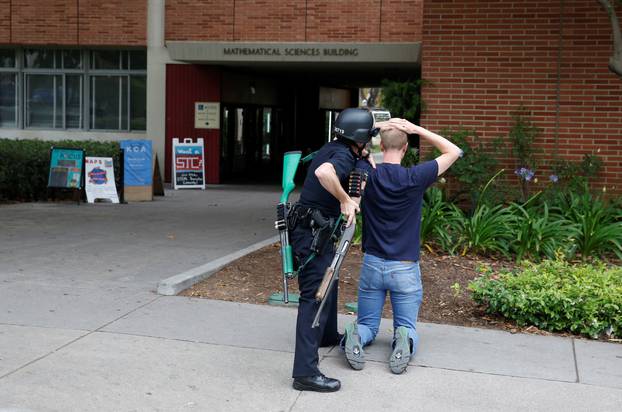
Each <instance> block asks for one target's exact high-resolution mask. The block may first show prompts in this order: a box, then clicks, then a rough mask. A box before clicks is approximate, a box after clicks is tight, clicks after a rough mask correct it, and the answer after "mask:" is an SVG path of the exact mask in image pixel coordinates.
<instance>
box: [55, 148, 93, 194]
mask: <svg viewBox="0 0 622 412" xmlns="http://www.w3.org/2000/svg"><path fill="white" fill-rule="evenodd" d="M83 162H84V150H82V149H67V148H61V147H53V148H52V151H51V154H50V175H49V178H48V187H59V188H66V189H81V188H82V165H83Z"/></svg>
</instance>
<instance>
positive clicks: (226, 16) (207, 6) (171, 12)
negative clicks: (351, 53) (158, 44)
mask: <svg viewBox="0 0 622 412" xmlns="http://www.w3.org/2000/svg"><path fill="white" fill-rule="evenodd" d="M422 4H423V1H422V0H382V1H381V0H340V1H329V0H263V1H260V0H236V1H235V2H234V1H233V0H228V1H216V0H197V1H190V0H170V1H167V2H166V39H167V40H204V41H210V40H211V41H219V40H220V41H313V42H378V41H384V42H415V41H420V40H421V21H422V19H421V17H422V14H421V8H422Z"/></svg>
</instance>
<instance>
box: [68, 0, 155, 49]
mask: <svg viewBox="0 0 622 412" xmlns="http://www.w3.org/2000/svg"><path fill="white" fill-rule="evenodd" d="M79 17H80V20H79V31H78V39H79V41H80V44H81V45H92V46H113V45H124V46H145V45H146V44H147V1H146V0H105V1H102V0H80V10H79Z"/></svg>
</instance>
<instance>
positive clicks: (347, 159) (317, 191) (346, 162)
mask: <svg viewBox="0 0 622 412" xmlns="http://www.w3.org/2000/svg"><path fill="white" fill-rule="evenodd" d="M326 162H328V163H330V164H332V165H333V167H334V168H335V171H336V172H337V177H338V178H339V181H340V182H341V186H342V187H344V188H347V187H348V178H349V176H350V172H351V171H352V169H353V168H354V164H355V163H356V158H355V157H354V154H353V153H352V151H351V150H350V147H349V146H348V145H347V144H346V143H345V142H342V141H339V140H333V141H332V142H329V143H326V144H325V145H324V146H322V148H321V149H320V150H319V151H318V153H317V154H316V155H315V157H314V158H313V160H312V161H311V165H310V166H309V170H308V171H307V177H306V178H305V182H304V186H303V188H302V193H301V194H300V200H299V203H300V204H301V205H302V206H305V207H312V208H316V209H319V210H321V211H322V213H324V214H325V215H326V216H328V217H337V216H339V213H340V212H341V209H340V206H339V201H338V200H337V199H336V198H335V197H334V196H333V195H331V194H330V193H329V192H328V191H327V190H326V189H324V187H322V185H321V184H320V181H319V180H318V178H317V176H315V169H317V168H318V167H319V166H320V165H321V164H323V163H326Z"/></svg>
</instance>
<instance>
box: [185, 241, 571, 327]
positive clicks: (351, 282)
mask: <svg viewBox="0 0 622 412" xmlns="http://www.w3.org/2000/svg"><path fill="white" fill-rule="evenodd" d="M362 260H363V253H362V251H361V248H360V246H358V245H354V246H352V247H351V248H350V251H349V252H348V255H347V256H346V259H345V260H344V263H343V265H342V267H341V272H340V280H339V306H338V307H339V312H340V313H345V314H352V312H350V311H348V309H346V307H345V304H346V303H347V302H356V300H357V288H358V279H359V270H360V267H361V262H362ZM483 264H485V265H489V266H490V267H491V268H492V269H493V270H499V269H503V268H506V269H511V268H513V267H514V266H515V265H514V263H513V262H511V261H504V260H495V259H490V258H483V257H469V256H446V255H436V254H435V253H433V252H431V251H426V252H424V251H422V255H421V261H420V265H421V277H422V282H423V303H422V305H421V308H420V310H419V320H420V321H422V322H431V323H442V324H450V325H459V326H470V327H480V328H493V329H502V330H506V331H509V332H512V333H517V332H525V333H532V334H540V335H557V336H574V337H577V336H576V335H570V334H560V333H550V332H546V331H543V330H540V329H538V328H536V327H535V326H528V327H521V326H518V325H516V323H514V322H512V321H508V320H506V319H504V318H502V317H500V316H495V315H490V314H487V313H486V311H485V308H484V307H482V306H480V305H478V304H477V303H475V302H474V301H473V299H471V296H470V292H469V290H468V284H469V282H470V281H471V280H473V279H474V278H476V277H478V276H479V274H480V273H479V271H478V268H479V267H480V266H481V265H483ZM280 265H281V259H280V256H279V245H278V244H273V245H270V246H266V247H264V248H263V249H260V250H258V251H256V252H254V253H251V254H249V255H246V256H244V257H242V258H240V259H238V260H236V261H234V262H232V263H231V264H229V265H228V266H226V267H225V268H223V269H222V270H220V271H219V272H217V273H215V274H213V275H212V276H210V277H209V278H207V279H206V280H204V281H202V282H200V283H197V284H196V285H194V286H193V287H191V288H189V289H186V290H184V291H182V292H181V293H180V295H182V296H190V297H201V298H208V299H217V300H226V301H232V302H244V303H255V304H267V303H268V298H269V297H270V295H272V294H273V293H275V292H282V275H281V268H280ZM289 291H290V293H298V285H297V282H296V281H290V282H289ZM392 316H393V313H392V311H391V305H390V301H389V298H388V297H387V302H385V306H384V310H383V317H385V318H391V317H392Z"/></svg>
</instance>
